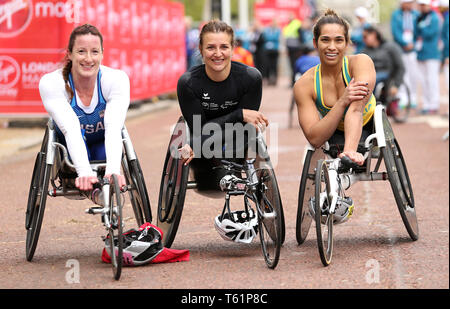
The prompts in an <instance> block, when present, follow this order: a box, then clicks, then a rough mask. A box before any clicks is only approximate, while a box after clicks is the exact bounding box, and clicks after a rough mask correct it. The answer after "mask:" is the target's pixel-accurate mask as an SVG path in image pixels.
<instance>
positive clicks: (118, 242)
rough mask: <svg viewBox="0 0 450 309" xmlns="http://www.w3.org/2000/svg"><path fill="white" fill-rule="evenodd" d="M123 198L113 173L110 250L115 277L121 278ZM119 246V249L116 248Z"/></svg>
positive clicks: (109, 231)
mask: <svg viewBox="0 0 450 309" xmlns="http://www.w3.org/2000/svg"><path fill="white" fill-rule="evenodd" d="M122 207H123V198H122V196H121V191H120V188H119V181H118V180H117V176H116V175H112V177H111V183H110V184H109V213H108V219H109V227H108V236H109V250H110V256H111V265H112V267H113V274H114V279H116V280H119V278H120V275H121V273H122V262H123V222H122V219H123V218H122ZM116 248H117V250H116Z"/></svg>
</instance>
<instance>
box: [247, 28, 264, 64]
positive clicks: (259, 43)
mask: <svg viewBox="0 0 450 309" xmlns="http://www.w3.org/2000/svg"><path fill="white" fill-rule="evenodd" d="M249 42H250V47H249V51H250V52H251V53H252V55H253V62H254V63H255V68H257V69H258V71H260V72H264V37H263V35H262V31H261V27H260V25H259V23H258V22H257V21H255V23H254V24H253V26H252V28H251V30H250V32H249Z"/></svg>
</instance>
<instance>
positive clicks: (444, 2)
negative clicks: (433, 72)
mask: <svg viewBox="0 0 450 309" xmlns="http://www.w3.org/2000/svg"><path fill="white" fill-rule="evenodd" d="M439 9H440V11H441V13H442V17H443V19H444V22H443V25H442V32H441V40H442V44H443V49H442V56H441V66H442V72H443V74H444V77H445V85H446V87H447V95H448V74H449V73H448V53H449V46H448V31H449V30H448V29H449V24H448V0H441V1H440V3H439Z"/></svg>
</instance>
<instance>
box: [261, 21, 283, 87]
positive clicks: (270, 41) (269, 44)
mask: <svg viewBox="0 0 450 309" xmlns="http://www.w3.org/2000/svg"><path fill="white" fill-rule="evenodd" d="M280 36H281V31H280V28H278V24H277V21H276V20H273V21H272V24H271V25H270V26H269V27H266V28H265V29H264V31H263V37H264V53H265V58H266V61H265V66H266V75H265V77H267V80H268V83H269V85H272V86H275V85H276V84H277V80H278V55H279V49H280Z"/></svg>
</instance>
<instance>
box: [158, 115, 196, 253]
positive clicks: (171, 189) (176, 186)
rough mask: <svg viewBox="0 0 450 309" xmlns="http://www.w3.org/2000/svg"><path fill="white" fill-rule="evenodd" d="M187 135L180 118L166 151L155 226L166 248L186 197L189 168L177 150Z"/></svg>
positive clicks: (175, 230) (175, 228)
mask: <svg viewBox="0 0 450 309" xmlns="http://www.w3.org/2000/svg"><path fill="white" fill-rule="evenodd" d="M187 135H188V132H187V127H186V125H185V123H184V120H183V118H182V117H180V119H179V120H178V123H177V124H176V126H175V129H174V131H173V134H172V136H171V139H170V142H169V147H168V149H167V153H166V159H165V161H164V167H163V172H162V176H161V184H160V189H159V198H158V216H157V226H158V227H159V228H160V229H161V230H162V231H163V245H164V246H165V247H167V248H170V246H171V245H172V243H173V241H174V239H175V235H176V233H177V230H178V225H179V224H180V220H181V214H182V212H183V206H184V199H185V196H186V189H187V182H188V177H189V166H185V165H184V164H183V162H182V160H181V158H180V156H179V154H178V149H179V148H180V147H182V146H183V145H184V144H185V143H186V142H187Z"/></svg>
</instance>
